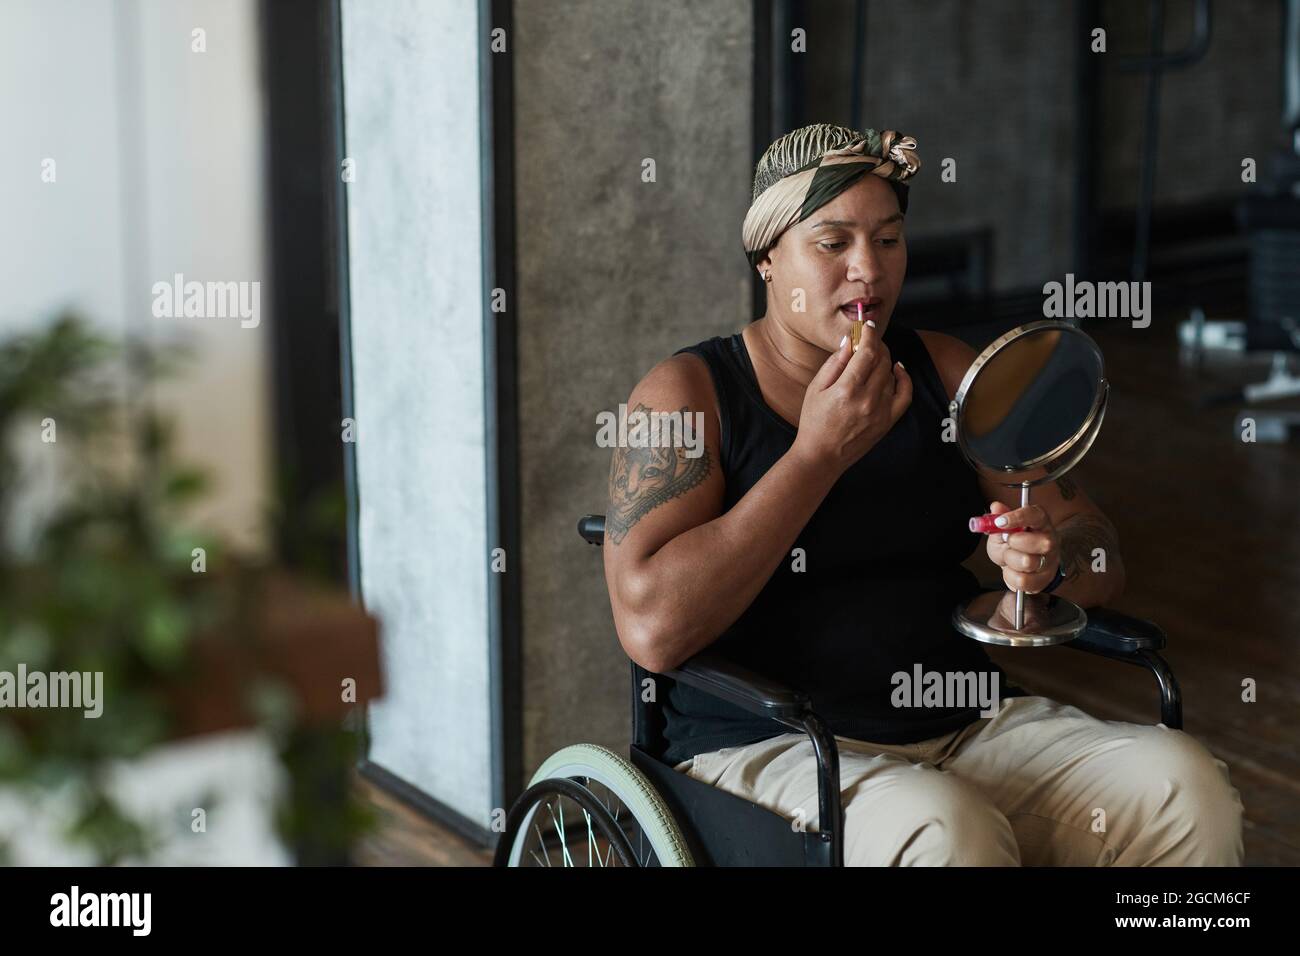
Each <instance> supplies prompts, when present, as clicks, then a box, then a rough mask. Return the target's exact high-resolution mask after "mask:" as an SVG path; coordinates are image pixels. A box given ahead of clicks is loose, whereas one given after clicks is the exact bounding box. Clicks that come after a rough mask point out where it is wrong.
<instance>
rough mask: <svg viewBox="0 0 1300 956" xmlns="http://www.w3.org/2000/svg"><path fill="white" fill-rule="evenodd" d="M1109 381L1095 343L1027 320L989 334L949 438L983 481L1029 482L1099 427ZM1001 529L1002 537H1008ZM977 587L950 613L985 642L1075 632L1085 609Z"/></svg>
mask: <svg viewBox="0 0 1300 956" xmlns="http://www.w3.org/2000/svg"><path fill="white" fill-rule="evenodd" d="M1109 389H1110V386H1109V384H1108V383H1107V381H1106V378H1105V369H1104V367H1103V364H1102V357H1101V349H1100V348H1098V347H1097V343H1096V342H1094V341H1093V340H1092V338H1091V337H1089V336H1088V335H1087V334H1086V333H1085V332H1083V331H1082V330H1081V329H1077V328H1075V327H1074V326H1073V325H1069V324H1068V323H1065V322H1053V321H1041V322H1030V323H1029V324H1027V325H1022V326H1020V327H1019V328H1015V329H1012V330H1011V331H1010V332H1008V333H1006V334H1005V335H1003V336H1000V337H999V338H997V339H995V340H994V341H993V342H991V343H990V344H989V345H988V347H987V348H985V349H984V351H983V352H981V353H980V355H979V357H978V358H977V359H976V360H975V362H974V363H973V364H972V365H971V367H970V369H969V370H967V372H966V375H965V377H964V378H963V379H962V382H961V386H960V387H959V388H958V389H957V397H956V398H954V399H953V400H952V402H951V404H950V405H949V411H950V412H951V414H952V417H953V421H954V422H956V430H957V442H958V444H959V445H960V447H961V450H962V454H963V455H965V456H966V460H967V461H968V462H970V464H971V466H972V467H973V468H974V469H975V470H976V472H977V473H978V474H979V475H980V476H981V477H984V478H987V479H988V480H989V481H992V482H996V483H997V484H1002V485H1007V486H1008V487H1013V488H1019V489H1020V506H1021V507H1024V506H1025V505H1027V504H1029V489H1030V488H1031V487H1033V486H1034V485H1039V484H1042V483H1043V482H1045V481H1055V480H1056V479H1057V478H1060V477H1061V476H1062V475H1063V474H1065V473H1066V472H1067V471H1069V470H1070V469H1071V468H1073V467H1074V466H1075V465H1076V464H1078V463H1079V460H1080V459H1081V458H1083V456H1084V454H1085V453H1086V452H1087V451H1088V449H1089V448H1090V447H1091V446H1092V443H1093V441H1094V440H1095V439H1096V437H1097V433H1098V431H1100V430H1101V420H1102V417H1103V416H1104V415H1105V412H1106V396H1107V393H1108V392H1109ZM1008 537H1009V535H1008V534H1005V533H1004V534H1003V535H1002V540H1003V541H1006V540H1007V539H1008ZM1014 594H1015V600H1014V610H1013V609H1012V604H1013V602H1012V600H1011V598H1012V592H1010V591H1001V590H999V591H986V592H984V593H982V594H979V595H977V596H976V597H974V598H972V599H971V600H970V601H969V602H967V603H966V604H963V605H960V606H958V607H957V608H956V609H954V610H953V612H952V622H953V625H954V626H955V627H956V628H957V630H959V631H961V633H963V634H965V635H967V636H968V637H972V638H974V639H975V640H977V641H983V642H985V643H987V644H1006V645H1010V646H1013V647H1043V646H1046V645H1050V644H1061V643H1063V642H1065V641H1069V640H1073V639H1074V638H1076V637H1078V636H1079V634H1080V633H1081V632H1082V631H1083V629H1084V628H1085V627H1087V624H1088V616H1087V614H1085V613H1084V611H1083V609H1082V608H1081V607H1079V606H1078V605H1076V604H1074V603H1073V602H1072V601H1068V600H1066V599H1065V598H1062V597H1058V596H1057V595H1055V594H1043V593H1039V594H1027V593H1026V592H1024V591H1016V592H1014Z"/></svg>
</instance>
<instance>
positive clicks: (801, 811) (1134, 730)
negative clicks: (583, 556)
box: [676, 697, 1243, 866]
mask: <svg viewBox="0 0 1300 956" xmlns="http://www.w3.org/2000/svg"><path fill="white" fill-rule="evenodd" d="M835 740H836V744H837V746H838V747H839V755H840V790H841V792H842V795H843V797H842V799H843V804H844V817H845V831H844V832H845V841H844V863H845V865H846V866H1020V865H1024V866H1241V865H1242V857H1243V851H1242V839H1241V820H1242V804H1241V796H1240V794H1239V793H1238V792H1237V790H1236V788H1235V787H1233V786H1232V784H1231V783H1230V782H1229V780H1228V767H1227V765H1226V764H1225V763H1224V762H1223V761H1222V760H1219V759H1218V758H1216V757H1215V756H1214V755H1213V754H1211V753H1210V752H1209V751H1208V750H1207V749H1206V748H1205V747H1204V745H1202V744H1201V743H1200V742H1199V741H1197V740H1196V739H1194V738H1193V737H1190V736H1188V735H1187V734H1186V733H1184V732H1183V731H1181V730H1170V729H1169V728H1167V727H1166V726H1165V725H1164V724H1155V725H1146V724H1129V723H1121V722H1118V721H1105V720H1099V719H1097V718H1095V717H1091V716H1089V715H1088V714H1086V713H1084V712H1083V711H1081V710H1079V709H1078V708H1077V707H1071V706H1069V705H1066V704H1060V703H1057V702H1056V701H1053V700H1049V699H1048V698H1046V697H1012V698H1008V699H1006V700H1005V701H1003V703H1002V706H1001V708H1000V710H999V712H998V714H997V715H996V716H994V717H983V718H980V719H979V720H976V721H975V722H974V723H972V724H970V725H969V726H967V727H964V728H962V729H961V730H958V731H954V732H953V733H950V734H945V735H944V736H942V737H936V738H934V739H933V740H926V741H922V742H920V743H915V744H874V743H867V742H864V741H860V740H851V739H849V738H846V737H838V736H837V737H836V738H835ZM676 769H677V770H679V771H681V772H683V773H688V774H690V775H691V776H692V777H694V778H695V779H697V780H701V781H703V782H705V783H708V784H712V785H713V786H715V787H719V788H721V789H723V790H726V791H729V792H730V793H734V794H736V795H737V796H741V797H744V798H745V799H747V800H750V801H752V802H753V803H757V804H759V805H760V806H763V807H766V808H767V809H769V810H772V811H774V812H776V813H779V814H780V815H782V816H784V817H786V818H788V819H790V820H791V821H793V822H792V825H797V824H798V822H799V821H803V824H804V825H805V826H806V827H807V829H808V830H816V829H818V826H817V822H818V821H817V764H816V759H815V758H814V756H813V749H812V743H811V741H810V740H809V739H808V737H807V736H806V735H805V734H800V733H787V734H782V735H780V736H778V737H774V738H771V739H769V740H763V741H760V742H759V743H756V744H749V745H747V746H743V747H726V748H723V749H722V750H715V751H711V752H708V753H702V754H698V755H697V756H695V757H694V758H693V759H692V760H688V761H683V762H682V763H680V764H678V765H677V767H676Z"/></svg>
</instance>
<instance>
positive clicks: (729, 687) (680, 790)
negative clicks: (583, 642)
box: [493, 515, 1183, 867]
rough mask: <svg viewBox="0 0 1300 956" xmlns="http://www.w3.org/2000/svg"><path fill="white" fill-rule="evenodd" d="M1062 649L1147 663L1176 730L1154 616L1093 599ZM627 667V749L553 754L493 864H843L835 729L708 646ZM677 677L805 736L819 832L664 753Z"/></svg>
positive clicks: (515, 813)
mask: <svg viewBox="0 0 1300 956" xmlns="http://www.w3.org/2000/svg"><path fill="white" fill-rule="evenodd" d="M578 533H579V534H580V535H581V536H582V537H583V539H584V540H586V541H587V542H589V543H590V544H594V545H601V544H603V542H604V537H605V517H604V515H585V516H584V517H583V518H581V519H580V520H579V522H578ZM1064 646H1066V647H1073V648H1075V649H1076V650H1080V651H1085V652H1087V653H1089V654H1099V655H1101V656H1102V657H1106V658H1109V659H1111V660H1115V661H1123V662H1125V663H1129V664H1135V665H1137V666H1140V667H1145V668H1146V669H1147V670H1149V671H1151V673H1152V674H1154V675H1155V678H1156V683H1157V685H1158V687H1159V690H1160V715H1161V721H1162V722H1163V723H1164V724H1165V726H1167V727H1169V728H1170V729H1171V730H1180V729H1182V725H1183V707H1182V697H1181V694H1180V692H1179V688H1178V683H1177V681H1176V680H1175V679H1174V675H1173V672H1172V671H1171V670H1170V668H1169V666H1168V664H1167V663H1166V662H1165V661H1164V659H1163V658H1161V656H1160V654H1159V651H1160V650H1161V649H1163V648H1164V646H1165V634H1164V632H1163V631H1162V630H1161V629H1160V628H1159V627H1157V626H1156V625H1155V624H1153V623H1151V622H1150V621H1144V620H1141V619H1139V618H1134V617H1130V616H1128V615H1126V614H1121V613H1119V612H1118V611H1114V610H1110V609H1107V608H1091V609H1089V610H1088V626H1087V629H1086V630H1085V631H1084V632H1083V633H1082V634H1080V635H1079V637H1077V638H1075V639H1074V640H1073V641H1069V642H1067V643H1066V644H1065V645H1064ZM631 664H632V743H631V747H630V750H629V754H628V757H627V758H624V757H623V756H622V755H621V754H618V753H615V752H614V751H612V750H609V749H608V748H606V747H598V746H595V745H592V744H575V745H572V746H569V747H565V748H563V749H561V750H559V751H557V752H556V753H555V754H553V755H552V756H551V757H550V758H549V759H547V760H546V762H545V763H543V764H542V766H541V767H539V768H538V770H537V772H536V773H535V774H534V775H533V777H532V779H531V780H530V781H529V785H528V787H527V788H526V789H525V790H524V792H523V793H522V794H521V795H520V796H519V798H518V799H517V800H516V801H515V803H514V805H513V806H512V807H511V808H510V811H509V813H508V814H507V816H506V824H505V830H504V832H503V833H502V836H501V839H500V842H499V843H498V844H497V848H496V852H495V856H494V859H493V865H494V866H635V867H642V866H843V865H844V813H843V809H842V806H841V802H840V786H839V753H838V751H837V749H836V745H835V736H834V734H833V733H832V732H831V731H830V730H829V729H828V728H827V726H826V724H825V723H824V722H823V721H822V720H821V719H820V718H819V717H818V716H817V714H816V713H815V712H814V711H813V709H812V705H811V701H810V700H809V698H808V696H807V695H806V694H803V693H801V692H800V691H798V690H796V689H794V688H790V687H786V686H784V685H782V684H781V683H779V682H777V681H774V680H770V679H768V678H766V677H763V676H761V675H759V674H755V673H753V672H751V671H748V670H746V669H745V668H743V667H740V666H738V665H736V664H734V663H732V662H731V661H729V660H727V659H726V658H725V657H722V656H719V655H718V654H716V653H713V652H711V651H709V650H708V649H705V650H704V651H701V652H700V653H698V654H696V655H695V656H694V657H692V658H691V659H690V660H688V661H687V662H685V663H684V664H682V665H681V667H679V668H677V669H676V670H671V671H667V672H665V673H663V674H650V673H649V672H648V671H646V670H644V669H643V668H641V667H640V666H638V665H637V663H636V662H635V661H632V662H631ZM647 679H649V680H652V681H653V686H654V687H655V693H654V694H653V695H652V696H653V698H654V699H653V700H650V701H647V700H645V699H644V697H643V693H642V690H643V688H644V687H645V686H646V684H645V682H646V681H647ZM674 681H680V682H681V683H683V684H686V685H689V686H691V687H694V688H696V689H698V690H701V691H704V692H706V693H709V694H712V695H713V696H715V697H718V698H720V699H722V700H724V701H727V702H728V703H731V704H734V705H736V706H737V707H741V708H743V709H745V710H747V711H749V712H751V713H753V714H757V715H759V716H761V717H766V718H769V719H771V720H773V721H775V722H776V723H779V724H781V725H783V726H785V727H789V728H792V729H793V730H796V731H800V732H802V733H806V734H807V735H808V736H809V737H810V738H811V740H812V743H813V750H814V754H815V757H816V760H817V804H818V813H819V816H818V821H819V824H820V826H819V827H818V829H816V830H808V829H806V828H803V827H801V826H799V825H797V824H796V823H795V822H793V821H791V820H789V819H787V818H786V817H783V816H781V815H780V814H778V813H775V812H773V811H772V810H769V809H767V808H766V807H762V806H759V805H758V804H756V803H752V802H750V801H749V800H746V799H743V798H741V797H738V796H736V795H734V794H731V793H728V792H727V791H725V790H721V789H719V788H717V787H714V786H711V785H709V784H706V783H702V782H700V781H698V780H695V779H694V778H692V777H689V776H687V775H686V774H685V773H680V772H678V771H677V770H675V769H673V766H672V765H671V764H669V763H667V762H665V761H664V760H663V759H662V755H663V753H664V749H665V746H666V741H665V740H664V737H663V729H664V718H663V709H662V707H661V705H660V703H659V701H661V700H662V699H663V698H664V695H665V693H666V692H667V690H668V688H669V686H670V683H669V682H674ZM566 812H567V814H568V818H567V820H566ZM544 831H545V832H544Z"/></svg>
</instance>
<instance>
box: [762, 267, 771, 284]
mask: <svg viewBox="0 0 1300 956" xmlns="http://www.w3.org/2000/svg"><path fill="white" fill-rule="evenodd" d="M763 281H764V282H771V281H772V270H771V269H768V270H767V271H766V272H764V273H763Z"/></svg>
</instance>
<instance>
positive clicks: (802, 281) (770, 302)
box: [758, 174, 907, 351]
mask: <svg viewBox="0 0 1300 956" xmlns="http://www.w3.org/2000/svg"><path fill="white" fill-rule="evenodd" d="M768 269H771V271H772V281H771V282H770V283H768V296H767V316H768V318H769V319H773V320H775V321H776V322H777V323H778V324H780V325H781V326H782V327H783V328H784V329H786V330H787V331H788V332H789V333H791V334H792V335H794V336H795V337H796V338H800V339H803V340H804V341H806V342H808V343H809V344H811V345H815V346H817V347H818V348H822V349H825V350H826V351H834V350H835V349H836V348H838V347H839V343H840V339H841V338H843V336H844V335H845V334H846V333H848V331H849V329H850V326H851V324H852V323H853V321H854V320H855V319H856V318H857V309H856V308H855V307H854V306H852V305H851V304H850V303H853V302H855V301H856V300H859V299H865V300H867V302H868V303H870V307H868V305H867V304H866V303H864V306H863V318H864V319H868V318H869V319H872V320H874V321H875V323H876V327H877V328H878V329H879V331H880V332H882V333H883V332H884V331H885V329H886V328H887V327H888V323H889V319H890V316H891V315H893V312H894V304H895V303H896V302H897V301H898V293H899V291H900V290H901V289H902V286H903V275H904V273H906V272H907V245H906V244H905V242H904V239H903V215H902V213H900V212H899V211H898V198H897V196H895V194H894V190H893V189H892V188H891V187H890V186H889V184H888V183H887V182H886V181H885V180H883V179H881V178H880V177H879V176H872V175H870V174H868V175H866V176H863V177H862V178H861V179H860V180H858V181H857V182H856V183H854V184H853V185H852V186H850V187H849V188H848V189H846V190H844V192H842V193H840V194H839V195H838V196H836V197H835V198H834V199H833V200H831V201H830V202H828V203H827V204H826V205H824V206H822V207H820V208H819V209H817V211H816V212H814V213H813V214H812V215H811V216H809V217H808V218H807V219H805V220H803V222H799V223H796V224H795V225H793V226H791V227H790V228H789V229H787V230H786V231H785V232H784V233H782V234H781V237H780V238H779V239H778V240H777V242H776V245H774V246H773V247H772V248H771V249H770V250H769V251H768V257H767V258H766V259H764V260H763V261H762V262H760V263H759V267H758V271H759V274H760V275H761V274H762V273H763V272H766V271H767V270H768ZM800 290H802V306H803V309H802V311H800V310H799V306H800V304H801V301H800V299H801V297H800ZM846 306H847V307H846Z"/></svg>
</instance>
